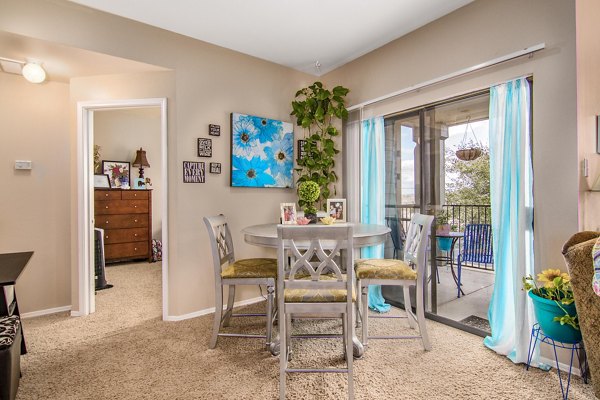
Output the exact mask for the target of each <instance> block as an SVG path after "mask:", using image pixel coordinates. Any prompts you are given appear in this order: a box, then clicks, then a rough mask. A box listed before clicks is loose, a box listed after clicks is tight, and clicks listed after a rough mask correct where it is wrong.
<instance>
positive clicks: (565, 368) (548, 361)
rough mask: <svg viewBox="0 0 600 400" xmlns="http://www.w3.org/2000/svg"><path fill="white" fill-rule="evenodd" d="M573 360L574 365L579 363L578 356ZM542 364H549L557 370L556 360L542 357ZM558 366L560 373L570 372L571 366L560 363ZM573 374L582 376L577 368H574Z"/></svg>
mask: <svg viewBox="0 0 600 400" xmlns="http://www.w3.org/2000/svg"><path fill="white" fill-rule="evenodd" d="M573 358H574V360H573V363H576V362H577V355H574V356H573ZM540 362H541V363H544V364H548V365H549V366H551V367H552V368H556V360H554V359H551V358H546V357H540ZM558 365H559V366H560V371H561V372H568V371H569V366H568V365H567V364H564V363H561V362H559V363H558ZM571 373H572V374H573V375H577V376H581V371H580V370H579V368H577V367H575V366H573V368H572V369H571Z"/></svg>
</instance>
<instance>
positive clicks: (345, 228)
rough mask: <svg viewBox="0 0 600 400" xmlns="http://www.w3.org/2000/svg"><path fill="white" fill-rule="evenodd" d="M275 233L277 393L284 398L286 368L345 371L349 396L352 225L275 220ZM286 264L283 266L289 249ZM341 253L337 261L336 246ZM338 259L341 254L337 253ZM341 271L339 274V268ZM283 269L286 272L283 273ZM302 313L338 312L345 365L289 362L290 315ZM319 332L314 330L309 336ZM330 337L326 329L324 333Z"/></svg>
mask: <svg viewBox="0 0 600 400" xmlns="http://www.w3.org/2000/svg"><path fill="white" fill-rule="evenodd" d="M277 236H278V268H279V270H278V278H277V293H278V309H279V339H280V341H281V342H280V353H279V365H280V371H279V397H280V400H284V399H285V388H286V374H287V373H295V372H314V373H346V374H347V375H348V398H349V399H353V398H354V385H353V379H352V375H353V374H352V362H353V356H352V333H353V331H354V323H353V321H354V313H353V311H354V305H353V301H354V298H355V294H354V290H353V287H354V284H353V280H354V277H353V256H352V253H353V252H352V250H351V249H352V248H353V228H352V226H351V225H349V224H340V225H336V226H327V225H317V226H294V225H285V226H284V225H279V226H278V228H277ZM288 249H289V255H290V259H291V263H290V264H291V265H290V266H289V270H288V254H287V250H288ZM342 249H350V251H347V252H346V254H345V263H344V264H345V267H346V268H342V267H341V265H340V264H341V262H339V263H338V261H336V260H338V258H336V257H337V256H339V255H340V250H342ZM339 259H341V257H340V258H339ZM344 270H345V272H346V274H344V273H343V272H344ZM286 271H287V273H286ZM302 314H310V315H313V316H314V315H324V314H327V315H328V316H334V317H339V318H342V321H343V324H342V325H343V333H342V337H343V343H344V353H345V356H346V357H345V358H346V368H334V367H327V368H303V369H300V368H288V360H289V357H290V354H291V343H290V337H291V335H290V330H291V324H290V318H291V316H292V315H293V316H294V318H296V317H297V316H298V317H302ZM315 336H318V335H314V336H313V337H315ZM325 336H328V337H331V335H325Z"/></svg>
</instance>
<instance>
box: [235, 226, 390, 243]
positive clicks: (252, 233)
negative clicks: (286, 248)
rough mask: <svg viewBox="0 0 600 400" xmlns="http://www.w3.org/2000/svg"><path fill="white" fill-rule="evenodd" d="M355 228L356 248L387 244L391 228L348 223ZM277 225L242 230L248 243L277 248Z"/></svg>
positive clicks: (250, 227)
mask: <svg viewBox="0 0 600 400" xmlns="http://www.w3.org/2000/svg"><path fill="white" fill-rule="evenodd" d="M348 224H351V225H352V226H353V227H354V247H355V248H360V247H367V246H374V245H377V244H381V243H384V242H385V239H386V236H387V234H388V233H389V232H390V228H388V227H387V226H385V225H376V224H362V223H354V222H348ZM277 225H278V224H262V225H252V226H248V227H246V228H244V229H242V233H243V234H244V240H245V241H246V243H249V244H253V245H256V246H262V247H273V248H277Z"/></svg>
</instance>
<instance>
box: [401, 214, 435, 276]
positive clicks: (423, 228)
mask: <svg viewBox="0 0 600 400" xmlns="http://www.w3.org/2000/svg"><path fill="white" fill-rule="evenodd" d="M432 222H433V215H423V214H419V213H414V214H413V215H412V218H411V220H410V224H409V226H408V232H407V233H406V243H405V244H404V261H405V262H407V263H409V264H414V265H416V266H417V276H419V277H420V278H424V276H425V275H426V274H425V259H426V252H427V242H428V241H429V233H430V230H431V224H432Z"/></svg>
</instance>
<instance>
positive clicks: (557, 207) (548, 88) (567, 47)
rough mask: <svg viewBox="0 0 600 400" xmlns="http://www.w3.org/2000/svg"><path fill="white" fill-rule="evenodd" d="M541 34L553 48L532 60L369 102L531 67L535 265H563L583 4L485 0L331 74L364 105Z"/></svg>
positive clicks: (395, 106) (411, 100)
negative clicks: (578, 20)
mask: <svg viewBox="0 0 600 400" xmlns="http://www.w3.org/2000/svg"><path fill="white" fill-rule="evenodd" d="M594 38H595V37H594ZM594 38H590V40H594ZM542 42H545V43H546V50H544V51H543V52H541V53H538V54H536V55H535V56H534V57H533V58H531V59H529V58H527V57H525V58H522V59H520V60H517V61H513V62H509V63H506V64H503V65H501V66H497V67H494V68H490V69H487V70H484V71H482V72H478V73H474V74H471V75H468V76H466V77H463V78H460V79H456V80H453V81H450V82H448V83H445V84H439V85H436V86H433V87H430V88H427V89H423V90H420V91H419V92H415V93H410V94H408V95H404V96H400V97H397V98H395V99H393V100H391V101H387V102H385V103H381V104H378V105H377V106H375V107H370V108H369V109H367V110H365V117H368V116H370V115H383V114H386V113H390V112H394V111H401V110H406V109H409V108H412V107H415V106H419V105H422V104H427V103H429V102H432V101H437V100H440V99H444V98H448V97H452V96H455V95H457V94H462V93H467V92H471V91H474V90H477V89H481V88H485V87H489V86H490V85H492V84H496V83H500V82H504V81H507V80H509V79H513V78H516V77H519V76H523V75H527V74H533V79H534V83H533V168H534V176H535V177H534V179H535V183H534V197H535V199H534V201H535V243H534V244H535V257H536V268H537V269H542V268H548V267H559V268H565V267H564V261H563V258H562V255H561V248H562V245H563V243H564V242H565V241H566V240H567V239H568V238H569V237H570V236H571V234H573V233H574V232H576V231H577V230H578V220H577V208H578V196H577V194H578V185H577V179H576V178H577V174H578V164H577V123H576V106H575V105H576V90H575V85H576V81H575V76H576V75H575V74H576V68H575V2H573V1H563V0H528V1H521V0H503V1H494V0H478V1H476V2H474V3H471V4H470V5H468V6H466V7H463V8H461V9H459V10H457V11H455V12H454V13H452V14H450V15H448V16H446V17H444V18H441V19H440V20H437V21H434V22H433V23H431V24H429V25H427V26H425V27H423V28H421V29H419V30H417V31H415V32H413V33H411V34H409V35H407V36H406V37H404V38H401V39H398V40H396V41H394V42H391V43H389V44H388V45H386V46H384V47H382V48H380V49H378V50H375V51H373V52H371V53H369V54H367V55H365V56H363V57H361V58H359V59H358V60H356V61H354V62H351V63H349V64H348V65H346V66H343V67H341V68H339V69H338V70H335V71H333V72H331V73H329V74H327V75H326V76H325V81H326V82H331V83H334V82H335V83H336V84H337V83H339V84H343V85H344V86H346V87H349V88H350V89H351V90H352V91H351V92H350V94H349V97H350V102H349V103H350V104H357V103H360V102H363V101H366V100H369V99H372V98H375V97H378V96H382V95H385V94H387V93H390V92H394V91H397V90H400V89H403V88H406V87H409V86H412V85H415V84H418V83H420V82H424V81H428V80H431V79H434V78H437V77H440V76H444V75H446V74H449V73H452V72H455V71H458V70H461V69H463V68H467V67H471V66H474V65H477V64H479V63H482V62H485V61H488V60H491V59H494V58H497V57H500V56H503V55H506V54H509V53H512V52H515V51H517V50H520V49H523V48H525V47H529V46H532V45H536V44H539V43H542ZM559 186H560V190H557V187H559Z"/></svg>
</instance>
